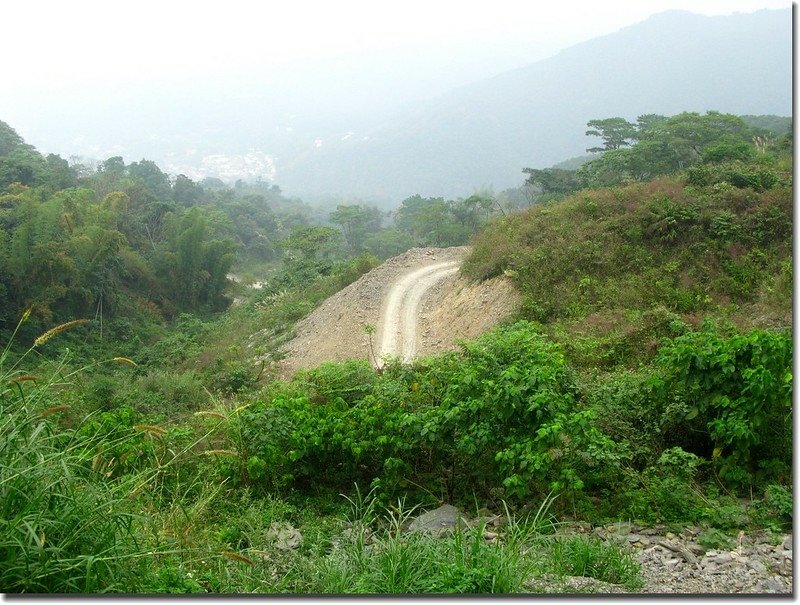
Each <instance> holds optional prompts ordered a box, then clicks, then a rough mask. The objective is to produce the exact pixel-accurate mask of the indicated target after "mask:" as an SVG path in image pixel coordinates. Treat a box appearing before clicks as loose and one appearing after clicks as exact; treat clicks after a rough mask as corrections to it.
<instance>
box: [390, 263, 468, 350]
mask: <svg viewBox="0 0 800 605" xmlns="http://www.w3.org/2000/svg"><path fill="white" fill-rule="evenodd" d="M460 264H461V263H460V262H459V261H449V262H445V263H438V264H436V265H431V266H429V267H422V268H421V269H417V270H416V271H411V272H410V273H406V274H405V275H403V276H401V277H400V279H399V280H398V281H396V282H395V283H394V285H393V286H392V289H391V290H390V291H389V294H388V296H387V297H386V302H385V304H384V305H383V309H384V310H383V313H382V314H381V323H380V325H379V328H378V340H379V342H380V343H381V344H380V347H379V349H378V351H379V353H378V358H379V359H383V358H384V357H385V356H387V355H389V356H392V357H400V358H401V359H402V360H403V361H404V362H409V361H411V360H412V359H413V358H414V355H415V354H416V352H417V333H418V321H417V319H418V318H419V313H420V304H421V302H422V298H423V297H424V296H425V294H426V293H427V292H428V291H429V290H430V289H431V287H433V286H435V285H436V284H437V283H439V282H440V281H442V280H443V279H444V278H446V277H449V276H450V275H453V274H455V273H457V272H458V267H459V265H460Z"/></svg>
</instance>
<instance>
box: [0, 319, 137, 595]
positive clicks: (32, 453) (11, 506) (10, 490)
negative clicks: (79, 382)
mask: <svg viewBox="0 0 800 605" xmlns="http://www.w3.org/2000/svg"><path fill="white" fill-rule="evenodd" d="M26 319H27V315H26V316H23V319H22V320H21V321H20V325H21V324H22V323H23V322H24V321H25V320H26ZM75 325H79V324H78V323H77V322H71V323H70V324H63V325H62V326H61V327H63V329H68V328H69V327H73V326H75ZM17 329H19V325H18V326H17ZM61 331H63V330H59V329H58V327H57V328H54V329H53V330H50V331H48V332H46V333H45V334H43V335H42V336H41V337H40V338H39V339H37V341H36V342H37V343H38V344H41V343H42V342H43V341H44V340H46V339H49V338H51V337H54V336H56V335H57V334H58V333H59V332H61ZM14 334H15V335H16V331H15V333H14ZM35 346H37V344H34V347H35ZM32 349H33V347H32V348H31V349H29V350H28V351H27V352H25V353H24V354H23V355H22V356H20V357H19V358H17V360H16V361H14V362H13V363H12V361H11V360H10V355H9V352H10V350H11V349H10V343H9V345H7V346H6V347H5V349H4V350H3V352H2V354H0V591H2V592H8V593H21V592H25V593H63V592H101V591H103V592H104V591H120V590H131V589H135V587H136V586H137V578H138V577H140V576H141V573H140V572H141V570H140V569H139V568H140V566H141V565H142V560H141V556H142V552H143V549H142V548H141V545H140V544H139V543H138V541H137V538H136V535H137V525H138V524H139V523H140V521H141V518H140V517H139V516H138V515H137V514H136V513H135V512H134V511H133V508H132V506H131V500H130V498H129V497H128V496H129V495H130V493H131V492H133V490H134V486H135V484H137V483H140V482H141V481H142V480H143V479H145V477H143V476H141V475H139V476H130V475H129V476H126V477H125V478H123V479H118V480H113V481H112V480H108V479H107V477H106V476H105V473H106V467H105V466H104V465H102V464H98V458H95V457H94V455H95V453H96V452H97V451H98V448H99V446H100V442H101V440H102V436H99V435H95V436H80V435H79V434H78V432H77V431H67V430H64V429H63V428H60V427H59V426H58V424H57V422H56V418H57V417H58V414H60V413H61V412H63V411H65V410H66V409H67V406H65V405H59V400H58V398H57V396H56V393H55V389H54V386H55V383H56V379H57V377H59V376H63V369H64V364H63V361H62V363H61V364H60V365H59V366H58V367H57V369H56V371H55V372H54V373H53V374H52V375H51V376H50V377H48V378H39V377H36V376H33V375H29V374H24V373H23V372H22V370H21V369H20V363H21V361H22V360H24V359H25V357H27V356H28V355H29V354H30V353H31V351H32ZM112 445H113V444H112ZM93 460H94V464H93Z"/></svg>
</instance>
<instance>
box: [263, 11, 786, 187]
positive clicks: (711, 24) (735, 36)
mask: <svg viewBox="0 0 800 605" xmlns="http://www.w3.org/2000/svg"><path fill="white" fill-rule="evenodd" d="M791 49H792V28H791V11H790V10H763V11H759V12H756V13H752V14H734V15H731V16H724V17H706V16H701V15H695V14H691V13H687V12H682V11H669V12H666V13H662V14H659V15H656V16H654V17H651V18H650V19H648V20H646V21H644V22H642V23H639V24H636V25H633V26H630V27H627V28H625V29H622V30H620V31H619V32H617V33H615V34H611V35H608V36H604V37H601V38H596V39H593V40H590V41H588V42H585V43H582V44H579V45H576V46H573V47H571V48H569V49H566V50H564V51H562V52H561V53H559V54H558V55H556V56H554V57H551V58H549V59H546V60H543V61H539V62H537V63H534V64H532V65H530V66H528V67H524V68H521V69H517V70H513V71H509V72H507V73H504V74H500V75H498V76H496V77H494V78H491V79H488V80H484V81H481V82H477V83H475V84H472V85H469V86H465V87H462V88H459V89H456V90H454V91H452V92H451V93H449V94H447V95H444V96H442V97H439V98H438V99H435V100H432V101H430V102H429V103H426V104H420V105H418V106H416V107H414V108H410V109H409V110H408V111H406V113H405V114H404V115H399V116H398V117H397V118H396V119H395V120H392V122H391V123H387V124H385V125H384V126H383V127H380V128H377V129H375V130H374V131H372V132H370V133H368V134H369V139H368V140H362V139H361V138H358V139H356V138H352V139H347V140H343V141H331V142H330V144H326V146H324V147H322V148H320V149H319V150H317V151H316V152H315V153H314V154H310V155H308V156H306V157H305V158H303V159H302V161H297V162H294V163H293V165H291V166H290V167H288V166H285V165H284V166H281V165H278V177H277V178H278V180H279V182H280V183H281V185H282V186H284V187H286V188H287V189H291V190H293V191H295V190H296V191H297V192H299V193H301V194H304V193H310V194H322V193H329V194H330V193H337V192H338V193H342V194H349V195H361V196H367V197H369V196H373V197H375V196H377V197H384V198H387V197H388V198H391V197H393V198H394V199H397V198H398V197H404V196H407V195H411V194H414V193H420V194H422V195H445V196H458V195H466V194H469V193H470V191H471V190H472V189H473V188H474V187H477V186H481V185H493V186H494V187H495V188H504V187H508V186H513V185H517V184H519V182H520V181H521V180H522V176H521V169H522V168H523V167H544V166H548V165H551V164H553V163H554V162H557V161H559V160H562V159H563V158H565V157H571V156H575V155H579V154H582V153H584V150H585V149H586V147H588V146H590V145H589V141H588V140H587V137H585V135H584V132H585V130H586V122H587V121H588V120H590V119H592V118H602V117H609V116H622V117H626V118H628V119H635V118H636V116H637V115H640V114H643V113H661V114H666V115H671V114H675V113H679V112H681V111H699V112H704V111H707V110H710V109H715V110H719V111H722V112H728V113H735V114H768V113H774V114H779V115H791V107H792V102H791V98H792V85H791V83H792V59H791V57H792V50H791ZM309 174H314V179H308V175H309Z"/></svg>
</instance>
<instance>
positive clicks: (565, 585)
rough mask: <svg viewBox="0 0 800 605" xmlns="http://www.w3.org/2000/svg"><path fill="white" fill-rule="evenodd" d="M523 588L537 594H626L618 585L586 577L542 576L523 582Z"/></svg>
mask: <svg viewBox="0 0 800 605" xmlns="http://www.w3.org/2000/svg"><path fill="white" fill-rule="evenodd" d="M525 588H526V589H527V590H528V591H530V592H531V593H538V594H614V593H616V594H618V593H624V592H626V591H625V589H624V588H623V587H622V586H619V585H618V584H610V583H609V582H603V581H601V580H597V579H596V578H589V577H586V576H566V577H564V578H559V577H557V576H553V575H549V574H548V575H543V576H540V577H537V578H532V579H530V580H528V581H527V582H525Z"/></svg>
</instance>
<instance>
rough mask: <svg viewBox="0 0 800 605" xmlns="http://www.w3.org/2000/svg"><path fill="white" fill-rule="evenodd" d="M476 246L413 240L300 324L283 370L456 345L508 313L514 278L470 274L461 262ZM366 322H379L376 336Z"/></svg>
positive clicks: (512, 307)
mask: <svg viewBox="0 0 800 605" xmlns="http://www.w3.org/2000/svg"><path fill="white" fill-rule="evenodd" d="M468 251H469V249H468V248H467V247H457V248H414V249H412V250H409V251H407V252H405V253H403V254H401V255H400V256H396V257H394V258H392V259H389V260H388V261H386V262H385V263H383V264H382V265H380V266H379V267H376V268H375V269H373V270H372V271H370V272H369V273H367V274H366V275H364V276H362V277H361V278H360V279H359V280H358V281H356V282H354V283H352V284H350V285H349V286H348V287H346V288H344V289H343V290H342V291H340V292H338V293H337V294H335V295H334V296H332V297H330V298H329V299H328V300H326V301H325V302H324V303H322V304H321V305H320V306H319V307H318V308H317V309H316V310H315V311H314V312H313V313H311V314H310V315H309V316H308V317H306V318H305V319H304V320H302V321H301V322H299V323H298V324H297V328H296V336H295V338H294V339H293V340H292V341H290V342H289V343H287V345H286V346H285V353H286V358H285V359H284V360H283V361H282V362H281V368H280V371H281V373H283V374H284V375H289V374H292V373H293V372H294V371H296V370H298V369H301V368H312V367H315V366H317V365H319V364H320V363H322V362H324V361H343V360H347V359H370V358H372V360H373V363H377V364H378V365H380V364H381V363H382V361H381V358H382V357H384V356H386V355H389V356H393V357H400V358H402V359H403V360H404V361H411V360H412V359H413V358H415V357H417V356H422V355H428V354H431V353H436V352H440V351H444V350H447V349H449V348H452V347H453V346H454V344H455V341H456V340H458V339H460V338H474V337H476V336H478V335H479V334H481V333H482V332H485V331H486V330H488V329H489V328H491V327H492V326H494V325H495V324H497V323H498V322H499V321H501V320H502V319H504V318H506V317H508V316H509V315H510V314H511V313H512V312H513V311H514V310H515V309H516V306H517V303H518V299H519V297H518V295H517V294H516V293H515V291H514V287H513V286H512V285H511V283H510V281H509V280H507V279H505V278H502V277H501V278H495V279H493V280H488V281H485V282H483V283H481V284H474V283H471V282H469V281H468V280H467V279H466V278H464V277H461V276H460V275H459V274H458V268H459V266H460V264H461V262H462V261H463V260H464V258H465V257H466V255H467V253H468ZM365 326H373V327H375V328H376V330H375V332H374V334H373V335H372V337H371V340H372V351H374V358H373V353H372V352H371V350H370V335H368V334H367V332H366V330H365Z"/></svg>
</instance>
